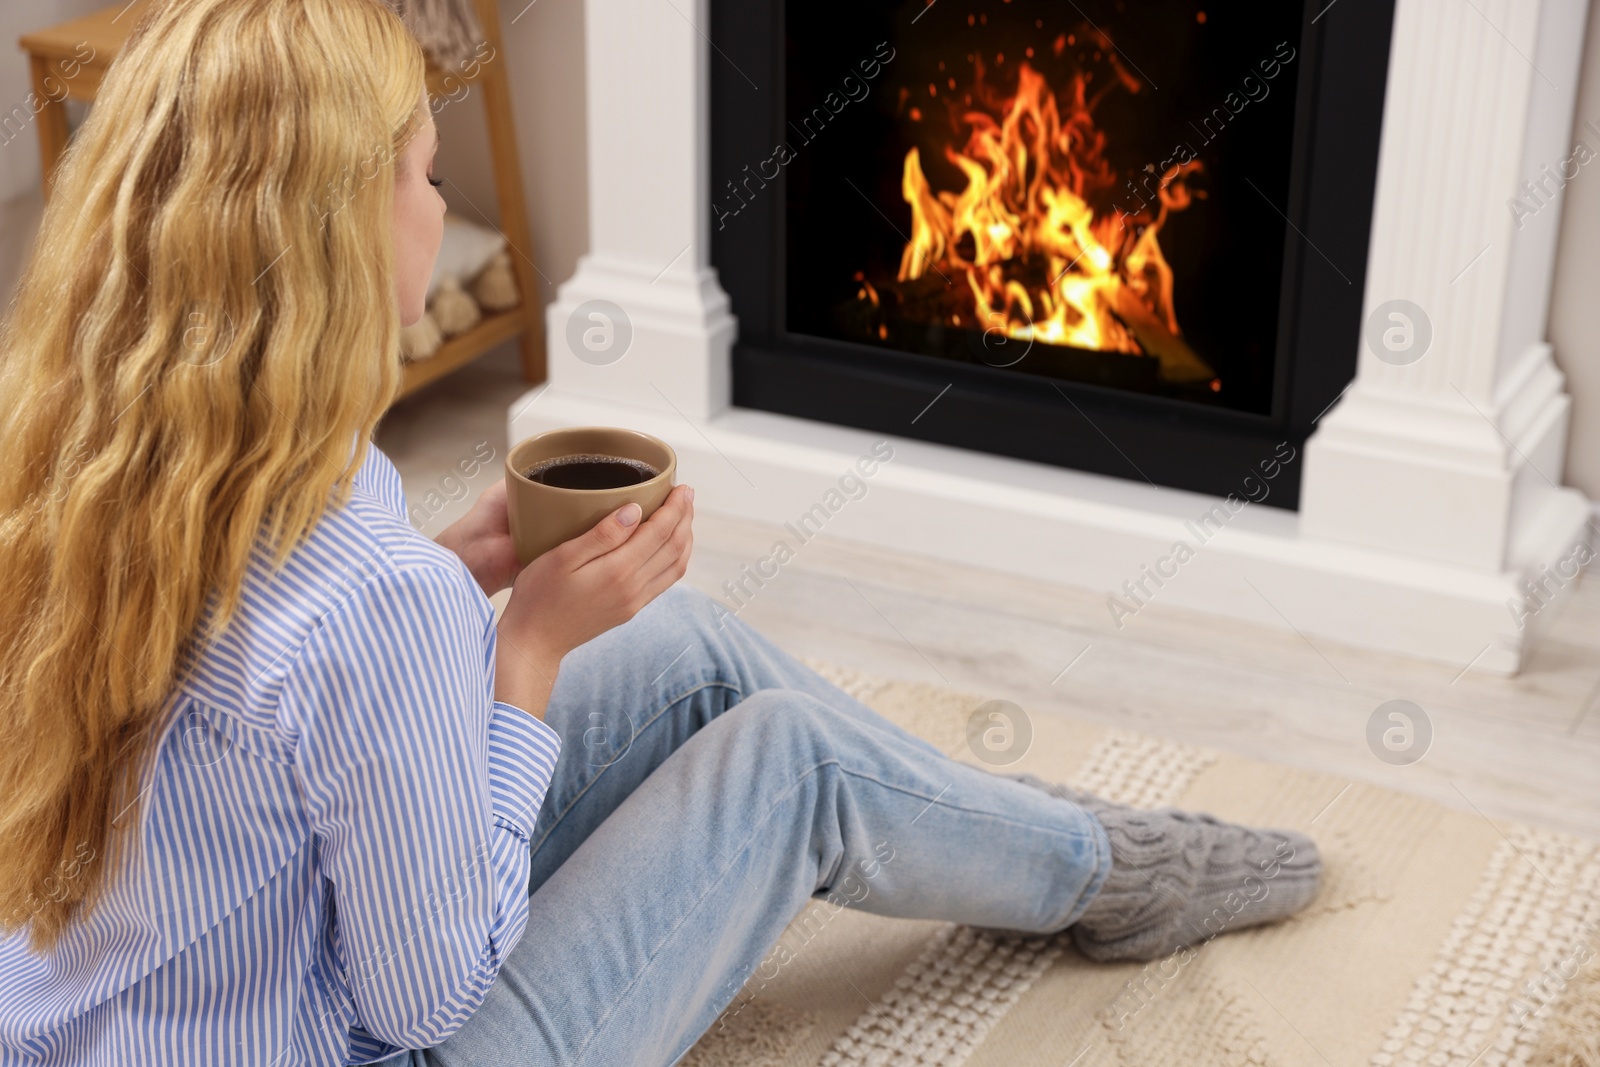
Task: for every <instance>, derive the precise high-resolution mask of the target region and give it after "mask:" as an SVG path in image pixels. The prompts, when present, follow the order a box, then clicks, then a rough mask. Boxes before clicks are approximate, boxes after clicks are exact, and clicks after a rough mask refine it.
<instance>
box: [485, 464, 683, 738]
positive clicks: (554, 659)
mask: <svg viewBox="0 0 1600 1067" xmlns="http://www.w3.org/2000/svg"><path fill="white" fill-rule="evenodd" d="M693 501H694V490H693V489H690V488H689V487H688V486H686V485H680V486H678V487H677V488H675V489H673V490H672V492H671V493H670V494H669V495H668V496H667V499H666V502H665V503H663V504H662V505H661V507H660V508H658V509H657V510H656V512H655V514H653V515H651V516H650V518H649V520H648V521H646V522H644V523H640V522H639V505H637V504H625V505H623V506H622V507H620V508H618V509H617V510H616V511H614V512H612V513H611V514H610V515H607V516H606V517H605V518H604V519H601V520H600V522H599V523H598V524H597V525H596V526H595V527H594V529H592V530H590V531H589V532H588V533H586V534H584V535H583V536H581V537H575V538H573V539H572V540H570V541H566V542H563V543H562V544H560V545H557V546H556V547H555V548H553V549H551V550H550V551H549V552H546V553H545V554H544V555H542V556H540V557H539V558H538V559H536V560H534V561H533V562H532V563H530V564H528V565H527V566H526V567H524V568H523V569H522V572H521V573H520V574H518V575H517V576H516V580H515V582H514V584H513V585H512V587H511V599H510V600H509V601H508V602H507V603H506V609H505V611H504V613H502V615H501V617H500V624H499V638H498V642H497V646H496V658H495V697H496V699H498V700H503V701H505V702H506V703H508V704H511V705H514V706H516V707H519V708H523V709H524V710H526V711H529V712H532V713H533V714H534V715H537V716H538V717H540V718H543V717H544V707H545V704H546V703H547V702H548V701H549V698H550V688H551V686H553V685H554V684H555V676H556V670H557V668H558V667H559V666H560V664H561V658H562V657H563V656H565V655H566V654H567V653H568V652H571V651H572V650H573V649H575V648H577V647H578V646H579V645H581V644H584V643H585V642H587V641H590V640H593V639H594V638H596V637H599V636H600V635H601V634H603V633H605V632H606V631H607V630H609V629H611V628H612V627H615V626H620V625H622V624H623V623H625V622H627V621H628V620H629V619H631V618H633V617H634V616H635V615H636V614H638V612H639V609H641V608H643V607H644V606H645V605H646V604H648V603H650V601H652V600H654V599H655V598H656V597H657V596H659V595H660V594H661V592H662V591H663V590H665V589H666V588H667V587H668V586H670V585H672V583H673V582H676V581H677V580H678V579H679V578H681V577H683V574H684V571H685V570H687V569H688V566H689V554H690V551H691V550H692V549H693V547H694V529H693V524H694V506H693Z"/></svg>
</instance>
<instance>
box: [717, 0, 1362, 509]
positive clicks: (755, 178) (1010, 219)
mask: <svg viewBox="0 0 1600 1067" xmlns="http://www.w3.org/2000/svg"><path fill="white" fill-rule="evenodd" d="M1325 6H1326V5H1325V2H1324V3H1319V4H1312V5H1308V6H1306V7H1304V8H1299V7H1296V6H1294V5H1281V6H1272V5H1247V4H1241V3H1225V4H1213V3H1207V2H1205V0H1156V2H1153V3H1144V4H1139V5H1131V4H1127V3H1125V2H1124V0H1082V2H1081V3H1076V4H1061V3H1058V2H1054V0H964V2H958V0H939V2H935V3H934V4H931V5H929V4H928V3H926V0H868V2H861V0H851V2H849V3H845V2H841V0H817V2H814V3H808V4H790V5H782V4H752V3H748V2H747V0H714V2H713V4H712V37H713V42H714V43H716V44H717V45H718V47H719V48H721V49H723V50H724V51H725V53H726V54H728V55H738V56H740V57H741V62H739V63H738V64H734V63H731V62H729V63H714V64H713V65H712V76H711V138H712V143H711V174H712V216H713V222H712V258H713V262H714V263H715V265H716V266H717V269H718V272H719V274H720V276H721V278H722V280H723V283H724V285H725V286H726V288H727V290H728V292H729V295H730V296H731V298H732V301H733V310H734V313H735V314H736V315H738V317H739V320H740V335H741V337H740V342H739V344H737V345H736V346H735V348H734V358H733V397H734V402H735V403H736V404H739V405H741V406H746V407H751V408H758V409H762V410H768V411H776V412H783V413H786V414H791V415H800V416H805V417H808V418H813V419H819V420H823V421H828V422H833V423H838V424H842V425H848V426H856V427H861V428H865V429H874V430H881V431H886V432H893V433H897V434H906V435H909V436H914V437H921V438H923V439H926V440H932V441H939V442H943V443H947V444H954V445H959V446H962V447H965V448H973V449H979V450H982V451H986V452H991V453H995V454H999V455H1007V456H1016V457H1020V458H1025V459H1033V460H1039V461H1043V462H1047V463H1052V464H1057V465H1060V466H1065V467H1073V468H1077V469H1081V470H1089V471H1094V472H1098V473H1104V474H1111V475H1114V476H1118V477H1125V478H1132V479H1136V480H1149V481H1152V482H1154V483H1158V484H1163V485H1171V486H1176V487H1180V488H1187V489H1195V490H1199V491H1202V492H1212V493H1227V492H1229V491H1232V490H1235V489H1236V488H1237V485H1238V481H1239V478H1240V473H1241V471H1246V472H1247V471H1249V470H1251V469H1252V468H1255V467H1256V466H1258V464H1259V463H1260V462H1261V461H1263V460H1265V459H1267V458H1269V457H1272V456H1273V455H1274V454H1275V452H1278V453H1279V454H1282V448H1281V447H1280V446H1283V444H1284V443H1285V442H1287V447H1288V448H1291V449H1297V448H1298V447H1299V445H1300V444H1301V443H1302V442H1303V441H1304V439H1305V437H1306V435H1307V434H1308V433H1309V432H1310V430H1311V427H1312V424H1313V422H1314V421H1315V419H1316V418H1317V416H1318V415H1319V414H1320V413H1321V412H1322V411H1323V410H1325V409H1326V408H1327V406H1328V405H1329V404H1330V403H1331V402H1332V401H1333V400H1334V398H1335V397H1337V396H1338V394H1339V392H1340V390H1342V389H1343V388H1344V387H1345V386H1346V385H1347V384H1348V383H1349V381H1350V379H1351V377H1352V376H1353V375H1354V372H1355V352H1356V347H1357V342H1358V337H1359V334H1360V312H1361V287H1362V281H1363V275H1364V265H1365V261H1366V251H1367V249H1366V233H1367V229H1368V222H1369V220H1370V217H1371V209H1372V196H1373V187H1374V176H1375V172H1376V167H1377V150H1378V134H1379V128H1380V122H1381V116H1382V104H1383V87H1384V74H1385V70H1386V63H1387V53H1388V43H1389V26H1390V24H1391V22H1392V18H1393V3H1392V0H1342V2H1341V3H1340V4H1339V5H1338V6H1337V7H1336V8H1334V9H1332V10H1330V11H1328V12H1327V13H1326V14H1323V15H1321V16H1319V14H1318V11H1319V10H1320V9H1321V8H1323V7H1325ZM751 57H755V58H754V60H753V61H752V59H751ZM752 83H754V84H757V85H765V86H771V87H772V90H773V91H771V92H764V93H751V91H750V85H751V84H752ZM753 104H755V105H758V106H754V107H753V106H752V105H753ZM759 105H765V106H759ZM1283 475H1284V476H1283V477H1282V478H1281V479H1280V480H1279V481H1278V483H1277V485H1276V487H1275V491H1274V492H1273V493H1271V494H1270V495H1269V496H1267V497H1266V498H1265V499H1266V502H1268V503H1271V504H1275V505H1280V506H1284V507H1291V508H1292V507H1294V506H1295V503H1296V499H1297V495H1298V486H1299V479H1300V473H1299V469H1298V467H1296V466H1293V465H1290V466H1289V467H1287V468H1285V470H1284V472H1283Z"/></svg>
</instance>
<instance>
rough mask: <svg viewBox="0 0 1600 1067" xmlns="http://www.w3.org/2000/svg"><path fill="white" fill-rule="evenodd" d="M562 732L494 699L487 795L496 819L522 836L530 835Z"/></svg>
mask: <svg viewBox="0 0 1600 1067" xmlns="http://www.w3.org/2000/svg"><path fill="white" fill-rule="evenodd" d="M560 753H561V735H560V734H558V733H556V732H555V730H553V729H551V728H550V727H549V726H547V725H546V724H545V723H544V721H543V720H542V719H539V718H537V717H536V716H534V715H531V714H529V713H528V712H526V711H523V710H522V709H521V708H518V707H515V706H514V705H511V704H507V703H505V702H504V701H500V700H496V701H495V702H494V707H493V709H492V710H491V711H490V712H489V797H490V805H491V809H492V811H493V814H494V817H495V820H496V821H497V822H499V823H500V824H501V825H503V826H505V827H506V828H507V829H509V830H511V831H512V832H513V833H515V834H517V835H518V836H520V837H521V838H523V839H524V840H528V839H529V838H531V837H532V836H533V823H534V820H535V819H537V818H538V816H539V808H540V806H541V805H542V804H543V803H544V796H545V793H546V792H547V791H548V790H549V788H550V780H551V778H552V777H554V775H555V771H556V757H557V756H558V755H559V754H560Z"/></svg>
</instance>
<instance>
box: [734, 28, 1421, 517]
mask: <svg viewBox="0 0 1600 1067" xmlns="http://www.w3.org/2000/svg"><path fill="white" fill-rule="evenodd" d="M946 2H949V0H946ZM1394 2H1395V0H1340V2H1339V3H1337V4H1333V5H1329V4H1328V3H1327V0H1305V3H1304V16H1303V20H1302V27H1303V29H1302V36H1301V41H1300V42H1299V48H1300V53H1301V56H1302V57H1303V60H1304V62H1303V63H1302V64H1301V65H1300V70H1299V71H1298V75H1299V82H1298V87H1297V95H1296V105H1295V106H1296V119H1295V136H1294V146H1293V150H1292V163H1291V170H1290V183H1289V201H1288V204H1287V205H1285V206H1283V210H1282V213H1283V214H1284V215H1285V216H1286V218H1287V220H1288V222H1289V226H1288V227H1287V229H1286V232H1285V251H1284V260H1283V263H1284V267H1283V284H1282V293H1281V296H1280V305H1279V308H1280V315H1279V343H1278V351H1277V354H1276V357H1277V365H1276V371H1275V374H1274V382H1273V391H1274V399H1273V403H1272V412H1271V414H1268V415H1258V414H1252V413H1249V412H1241V411H1234V410H1228V409H1224V408H1219V407H1210V406H1204V405H1199V404H1195V403H1192V402H1189V401H1185V400H1181V399H1173V398H1168V397H1161V396H1151V395H1146V394H1141V393H1133V392H1128V391H1124V390H1116V389H1110V388H1106V387H1102V386H1097V385H1093V384H1088V383H1082V382H1073V381H1065V380H1054V379H1048V378H1040V377H1036V376H1034V375H1028V374H1017V373H1014V372H1011V371H1008V370H1004V369H1000V368H996V367H990V366H985V365H983V364H979V363H971V364H969V363H956V362H949V361H944V360H935V359H929V358H927V357H925V356H921V355H917V354H912V353H902V352H896V351H894V350H891V349H885V348H879V347H874V346H870V345H863V344H855V343H851V342H847V341H837V340H829V339H824V338H819V337H813V336H807V335H800V334H792V333H789V332H787V330H786V329H785V324H784V314H785V300H784V273H783V264H784V258H785V257H784V247H785V232H784V231H785V227H784V206H785V203H786V197H787V191H788V190H787V186H786V178H785V175H784V173H782V172H780V174H779V176H778V177H777V178H776V179H774V180H773V181H772V182H771V183H770V184H771V185H772V186H773V188H771V189H767V190H765V191H764V192H763V193H762V195H761V196H759V197H755V198H752V200H751V201H750V202H749V203H748V204H747V205H746V206H744V207H743V208H742V209H741V210H740V212H739V215H738V216H737V217H736V218H733V219H729V220H726V222H725V224H724V225H723V226H721V228H719V227H718V225H717V222H716V213H715V212H714V211H713V213H712V218H713V223H712V234H711V260H712V264H713V265H714V266H715V267H716V269H717V273H718V276H719V278H720V280H721V282H722V285H723V287H724V288H725V289H726V291H727V292H728V295H729V297H730V299H731V301H732V305H733V311H734V313H735V315H737V316H738V319H739V337H738V341H737V342H736V343H735V345H734V347H733V368H732V373H733V402H734V404H735V405H736V406H738V407H744V408H754V409H759V410H764V411H771V412H777V413H780V414H785V415H794V416H799V417H803V418H809V419H815V420H818V421H822V422H828V423H834V424H838V425H843V426H851V427H856V428H860V429H867V430H873V431H877V432H880V433H886V434H892V435H896V436H900V437H908V438H916V439H921V440H926V441H933V442H937V443H941V444H947V445H954V446H957V447H961V448H968V449H973V450H976V451H980V452H988V453H991V454H995V455H1001V456H1010V457H1014V458H1018V459H1027V460H1035V461H1038V462H1043V463H1049V464H1054V465H1057V466H1062V467H1070V468H1074V469H1077V470H1083V471H1089V472H1093V473H1097V474H1105V475H1111V476H1114V477H1120V478H1128V479H1132V480H1135V481H1148V482H1150V483H1151V484H1153V485H1165V486H1171V487H1174V488H1179V489H1188V490H1193V491H1196V492H1200V493H1205V494H1209V495H1216V496H1225V495H1227V494H1230V493H1232V494H1234V495H1236V496H1239V497H1241V498H1243V497H1244V496H1245V495H1246V494H1247V493H1249V494H1250V495H1251V496H1253V497H1254V496H1256V494H1257V493H1259V490H1255V491H1253V492H1252V491H1250V490H1249V489H1247V488H1245V487H1243V483H1244V480H1245V479H1246V478H1247V477H1249V476H1250V475H1252V474H1255V475H1257V476H1258V477H1259V476H1260V472H1261V471H1262V470H1263V464H1265V463H1271V462H1273V461H1274V460H1275V459H1281V458H1282V457H1283V456H1284V455H1285V453H1284V452H1283V451H1282V450H1281V448H1280V444H1281V443H1282V442H1288V443H1289V445H1290V446H1291V447H1292V448H1293V449H1294V450H1295V452H1294V454H1295V456H1296V457H1297V458H1296V459H1295V460H1293V461H1290V462H1287V463H1283V464H1281V466H1279V467H1277V470H1276V477H1275V479H1274V480H1273V481H1272V482H1271V491H1270V493H1268V494H1267V495H1266V496H1265V497H1264V498H1262V499H1261V502H1263V503H1267V504H1272V505H1275V506H1278V507H1285V508H1290V509H1293V508H1296V507H1298V504H1299V495H1300V479H1301V472H1302V469H1303V466H1304V464H1303V463H1302V462H1301V461H1300V459H1299V457H1300V456H1301V455H1302V447H1303V445H1304V443H1305V439H1306V438H1307V437H1308V436H1309V435H1310V433H1311V431H1312V429H1313V427H1314V424H1315V422H1316V420H1317V419H1318V418H1320V417H1321V415H1322V414H1323V413H1324V412H1326V410H1327V409H1328V408H1329V407H1331V406H1332V404H1333V402H1334V401H1335V400H1336V399H1337V398H1338V397H1339V395H1340V394H1341V392H1342V391H1343V390H1344V389H1345V388H1346V387H1347V386H1348V385H1349V383H1350V381H1351V379H1352V378H1353V377H1354V376H1355V365H1356V354H1357V350H1358V345H1359V344H1360V336H1361V321H1360V319H1361V306H1362V294H1363V291H1364V288H1365V280H1366V262H1367V250H1368V243H1369V238H1370V232H1371V225H1372V205H1373V197H1374V193H1375V190H1376V182H1377V166H1378V143H1379V134H1380V131H1381V128H1382V121H1383V100H1384V90H1385V84H1386V81H1387V72H1388V61H1389V44H1390V36H1391V32H1392V27H1393V22H1394ZM710 6H711V25H710V31H711V38H710V39H711V42H712V44H713V45H714V48H713V51H712V56H711V81H710V86H711V102H710V104H711V106H710V110H711V133H710V154H711V185H712V189H711V194H712V196H713V197H716V196H717V190H718V189H719V188H721V187H722V186H723V183H724V182H725V181H726V180H729V179H735V180H737V179H742V178H744V177H745V174H744V172H743V168H744V167H745V166H746V165H747V164H749V163H750V162H751V161H752V160H758V159H762V158H764V157H765V156H767V155H768V154H770V153H771V151H772V145H774V144H778V143H781V142H782V141H783V140H784V139H785V136H784V133H783V129H784V126H785V121H786V116H785V108H784V99H783V95H784V90H783V87H784V85H785V81H786V79H785V76H784V74H785V72H784V47H783V42H784V25H785V11H784V8H785V2H784V0H710ZM753 87H755V88H753ZM1276 206H1277V205H1275V207H1276ZM1252 484H1258V483H1252Z"/></svg>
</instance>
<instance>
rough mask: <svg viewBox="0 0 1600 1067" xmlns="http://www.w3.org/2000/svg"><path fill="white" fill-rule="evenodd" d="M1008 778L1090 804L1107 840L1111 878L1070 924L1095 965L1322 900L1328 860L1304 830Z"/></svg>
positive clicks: (1166, 950)
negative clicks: (1149, 806)
mask: <svg viewBox="0 0 1600 1067" xmlns="http://www.w3.org/2000/svg"><path fill="white" fill-rule="evenodd" d="M1006 777H1009V778H1014V779H1016V780H1017V781H1019V782H1022V783H1024V784H1025V785H1029V786H1032V787H1033V788H1035V789H1040V790H1043V791H1044V792H1046V793H1049V794H1051V795H1052V796H1058V797H1061V798H1063V799H1065V800H1070V801H1071V802H1072V803H1074V804H1076V805H1078V806H1079V807H1081V808H1084V809H1085V810H1087V811H1088V812H1089V813H1090V814H1092V815H1093V816H1094V817H1095V818H1096V819H1098V820H1099V821H1100V825H1101V826H1102V827H1104V829H1105V831H1106V837H1107V838H1109V839H1110V841H1111V856H1112V861H1111V873H1110V874H1108V875H1107V876H1106V880H1105V883H1104V884H1103V885H1102V886H1101V887H1100V892H1099V893H1098V894H1097V895H1096V896H1095V898H1094V900H1093V901H1091V902H1090V904H1089V907H1088V908H1087V909H1086V910H1085V911H1084V913H1083V915H1082V916H1081V917H1080V918H1079V920H1078V921H1077V923H1075V924H1074V925H1073V926H1072V939H1073V941H1074V943H1076V944H1077V946H1078V951H1080V952H1082V953H1083V954H1084V955H1085V956H1088V957H1089V958H1090V959H1094V960H1153V959H1158V958H1160V957H1162V956H1166V955H1169V954H1171V953H1172V952H1174V951H1176V950H1178V949H1179V948H1182V947H1184V946H1186V945H1189V946H1192V945H1197V944H1200V943H1203V942H1205V941H1209V940H1211V938H1213V937H1215V936H1216V935H1218V934H1220V933H1226V932H1229V931H1233V930H1243V929H1245V928H1246V927H1250V926H1257V925H1259V924H1261V923H1267V922H1274V921H1276V920H1279V919H1283V918H1287V917H1288V916H1290V915H1293V914H1295V913H1296V912H1298V911H1300V910H1301V909H1302V908H1304V907H1305V906H1306V905H1307V904H1309V903H1310V902H1311V900H1312V898H1314V897H1315V896H1316V895H1317V888H1318V886H1319V885H1320V883H1321V878H1322V860H1321V857H1320V856H1319V855H1318V853H1317V846H1316V844H1315V843H1314V842H1313V841H1312V840H1311V839H1310V838H1309V837H1307V836H1306V835H1305V834H1301V833H1296V832H1295V831H1293V830H1256V829H1251V828H1250V827H1247V826H1240V825H1238V824H1237V823H1230V822H1224V821H1222V820H1221V819H1218V818H1216V817H1215V816H1212V815H1205V814H1201V813H1198V812H1186V811H1179V810H1177V809H1176V808H1161V809H1158V810H1155V811H1142V810H1140V809H1138V808H1133V807H1129V806H1128V805H1126V804H1117V803H1115V802H1113V801H1109V800H1105V799H1102V798H1100V797H1096V796H1093V795H1092V794H1089V793H1083V792H1080V791H1078V790H1075V789H1071V788H1070V787H1068V786H1064V785H1059V784H1056V783H1053V782H1045V781H1044V780H1042V779H1040V778H1038V777H1035V776H1034V775H1031V774H1012V775H1007V776H1006Z"/></svg>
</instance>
